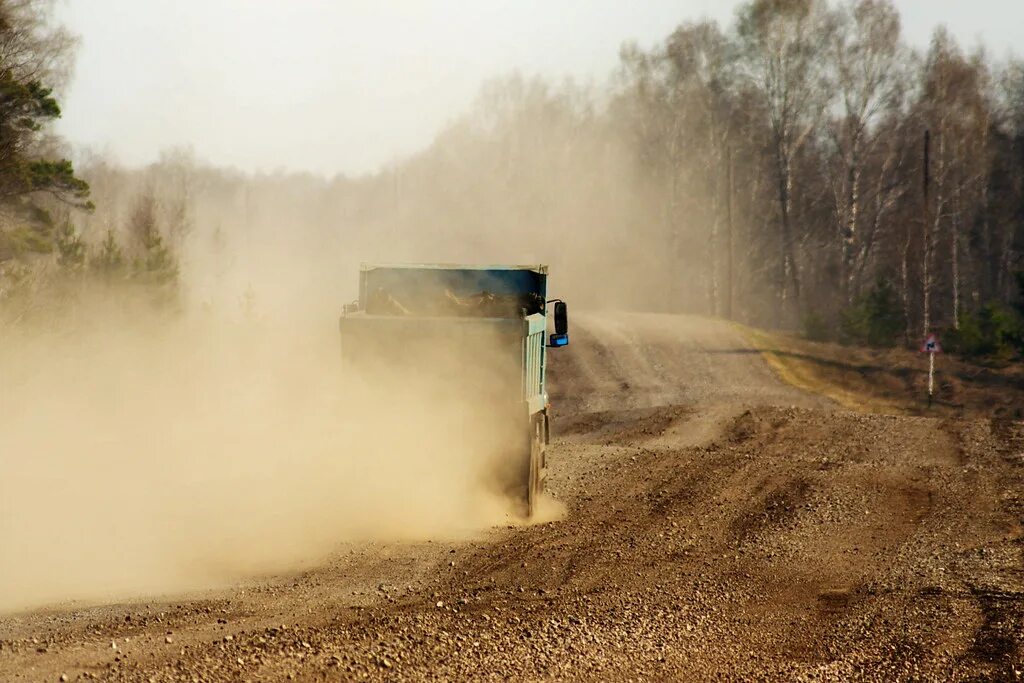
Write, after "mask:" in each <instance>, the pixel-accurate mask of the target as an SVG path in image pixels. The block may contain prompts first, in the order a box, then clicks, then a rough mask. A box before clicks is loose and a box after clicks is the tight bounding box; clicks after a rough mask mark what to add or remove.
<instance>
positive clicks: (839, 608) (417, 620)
mask: <svg viewBox="0 0 1024 683" xmlns="http://www.w3.org/2000/svg"><path fill="white" fill-rule="evenodd" d="M551 360H552V364H551V374H550V377H551V380H552V401H553V403H554V406H555V407H554V413H555V414H554V426H553V443H552V446H551V448H550V450H549V457H548V459H549V466H550V476H549V489H550V491H551V494H552V496H553V498H554V499H556V500H557V501H560V502H561V503H562V504H564V506H565V507H566V508H567V514H566V515H565V516H564V519H561V520H559V521H552V522H546V523H541V524H536V525H533V526H528V527H523V526H515V527H511V528H506V527H502V528H497V529H487V530H482V531H481V532H480V534H479V536H478V537H476V538H474V539H472V540H469V541H462V542H457V543H456V542H448V541H434V542H423V543H416V544H409V543H402V544H384V543H380V544H360V545H351V546H341V547H339V548H338V550H337V552H336V553H335V554H334V555H333V557H332V559H331V560H329V561H328V562H327V563H325V564H324V565H323V566H321V567H318V568H315V569H310V570H308V571H305V572H302V573H297V574H293V575H287V576H275V577H268V578H265V579H262V580H258V581H252V582H248V583H246V584H244V585H238V586H235V587H232V588H228V589H218V590H211V591H209V592H206V593H201V594H190V595H185V596H177V597H170V598H168V597H161V598H156V597H154V598H150V599H140V600H133V601H129V602H124V603H120V604H114V605H96V606H90V607H80V606H76V605H56V606H53V607H51V608H48V609H44V610H36V611H32V612H29V613H22V614H16V615H7V616H0V681H61V680H71V681H78V680H104V681H270V680H300V681H321V680H331V681H338V680H365V679H369V680H395V681H406V680H410V681H413V680H471V679H489V680H508V679H513V680H602V681H603V680H610V681H618V680H623V681H626V680H632V681H660V680H686V681H689V680H708V679H715V680H793V681H822V680H836V681H845V680H878V681H895V680H937V681H948V680H965V681H966V680H1009V681H1014V680H1024V425H1022V424H1020V423H1015V422H1011V421H1005V420H989V419H983V418H978V419H958V420H951V419H938V418H927V417H902V416H890V415H869V414H859V413H851V412H847V411H844V410H841V409H839V408H838V407H836V406H833V405H831V404H829V403H828V402H826V401H825V400H823V399H820V398H817V397H815V396H811V395H807V394H803V393H800V392H798V391H796V390H795V389H792V388H789V387H787V386H785V385H783V384H781V383H780V382H778V381H777V380H776V379H775V377H774V376H773V375H772V373H771V371H770V369H769V368H768V367H767V366H766V365H765V363H764V362H763V360H762V358H761V357H760V355H759V354H757V353H756V352H755V351H754V350H753V349H752V348H751V346H750V345H749V344H748V343H747V341H746V340H745V339H744V337H743V336H742V334H740V333H739V332H737V331H736V330H735V328H733V327H732V326H730V325H728V324H725V323H722V322H718V321H714V320H707V319H702V318H692V317H683V316H667V315H653V314H602V315H586V316H584V315H578V316H576V317H575V319H574V329H573V335H572V345H571V346H570V347H568V348H567V349H564V350H560V351H559V352H558V353H552V354H551ZM554 505H555V504H554V503H552V506H554ZM68 561H69V562H88V561H89V559H88V558H69V559H68Z"/></svg>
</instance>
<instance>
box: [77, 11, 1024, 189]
mask: <svg viewBox="0 0 1024 683" xmlns="http://www.w3.org/2000/svg"><path fill="white" fill-rule="evenodd" d="M736 4H737V3H735V2H723V1H718V2H716V1H714V0H420V1H414V0H390V1H387V0H379V1H377V2H374V1H373V0H64V3H63V4H62V5H61V8H60V13H61V16H62V18H63V20H64V21H65V23H67V24H68V25H69V27H70V28H71V29H72V30H73V31H74V32H75V33H77V34H78V35H79V36H80V37H81V47H80V51H79V53H78V62H77V69H76V74H75V79H74V81H73V83H72V86H71V90H70V92H69V93H68V96H67V97H66V98H65V101H64V103H63V105H64V106H63V108H64V119H63V121H61V123H60V126H59V129H60V131H61V132H62V133H63V134H64V135H65V136H66V137H68V138H69V139H70V140H71V141H72V142H74V143H76V144H79V145H83V146H88V147H91V148H94V149H96V150H99V151H105V152H108V153H110V154H112V155H113V156H114V157H115V158H116V159H118V160H119V161H121V162H123V163H128V164H143V163H147V162H149V161H152V160H154V159H156V158H157V156H158V155H159V152H160V150H161V149H164V148H168V147H173V146H188V147H191V148H192V149H194V150H195V152H196V155H197V156H198V157H200V158H201V159H204V160H206V161H209V162H212V163H215V164H220V165H232V166H237V167H239V168H243V169H247V170H274V169H289V170H311V171H315V172H318V173H324V174H328V175H333V174H334V173H339V172H342V173H349V174H351V173H360V172H365V171H371V170H374V169H376V168H378V167H380V166H381V165H383V164H386V163H388V162H389V161H392V160H394V159H396V158H398V157H401V156H402V155H405V154H408V153H410V152H414V151H416V150H418V149H420V148H422V147H424V146H425V145H427V144H429V142H430V140H431V139H432V137H433V135H434V133H436V132H437V130H438V129H439V128H440V127H441V126H443V125H444V124H445V122H446V121H448V120H450V119H452V118H454V117H455V116H457V115H458V114H459V113H460V112H462V111H464V110H465V109H466V108H467V107H468V105H469V103H470V102H471V101H472V99H473V97H474V96H475V94H476V92H477V89H478V87H479V85H480V83H481V81H483V80H485V79H486V78H488V77H491V76H495V75H500V74H503V73H508V72H510V71H513V70H516V69H518V70H520V71H522V72H524V73H526V74H534V73H541V74H544V75H546V76H548V77H550V78H552V79H561V78H563V77H565V76H573V77H574V78H577V79H579V80H582V81H593V82H598V83H601V82H604V80H605V79H606V78H607V76H608V75H609V74H610V73H611V71H612V70H613V69H614V68H615V65H616V61H617V55H618V49H619V46H620V45H621V43H622V42H623V41H625V40H636V41H638V42H639V43H640V44H641V45H644V46H649V45H652V44H654V43H655V42H657V41H659V40H661V39H662V38H664V37H665V36H666V35H667V34H668V33H669V32H670V31H671V30H672V28H673V27H674V26H675V25H677V24H678V23H680V22H681V21H683V20H686V19H696V18H699V17H701V16H710V17H712V18H715V19H717V20H719V21H720V22H721V23H723V24H724V23H728V22H729V20H730V18H731V17H732V14H733V10H734V7H735V6H736ZM896 4H897V5H898V6H899V8H900V10H901V12H902V14H903V20H904V29H905V30H904V33H905V35H906V36H907V37H908V39H909V40H910V41H911V42H912V43H915V44H918V45H925V44H927V41H928V37H929V35H930V33H931V31H932V30H933V28H934V27H935V26H936V25H937V24H939V23H945V24H947V25H948V26H949V27H950V29H951V30H952V31H953V33H954V34H955V35H956V36H957V37H958V38H960V39H961V41H963V42H964V43H967V44H969V45H973V44H975V43H977V42H978V41H979V40H982V41H984V42H985V43H986V44H987V45H989V46H990V48H991V50H992V52H993V53H994V54H995V55H996V56H1004V55H1006V54H1007V53H1008V52H1009V51H1010V50H1011V49H1012V48H1013V47H1014V46H1021V45H1024V2H1022V1H1021V0H897V2H896Z"/></svg>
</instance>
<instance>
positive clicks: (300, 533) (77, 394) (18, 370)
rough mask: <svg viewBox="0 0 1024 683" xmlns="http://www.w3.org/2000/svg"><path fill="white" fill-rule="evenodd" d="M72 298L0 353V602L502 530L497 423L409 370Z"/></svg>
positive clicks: (17, 333) (269, 328)
mask: <svg viewBox="0 0 1024 683" xmlns="http://www.w3.org/2000/svg"><path fill="white" fill-rule="evenodd" d="M351 275H352V276H353V278H354V277H355V275H356V273H354V272H353V273H352V274H351ZM86 299H88V301H87V302H86V301H79V302H78V303H77V304H76V309H77V310H78V311H79V314H78V315H77V316H76V317H75V318H74V319H73V320H71V321H68V322H65V323H64V324H54V322H53V321H51V322H48V323H46V324H43V325H34V326H32V325H30V326H22V327H21V328H13V329H9V330H8V333H7V334H5V339H4V343H3V344H2V345H0V378H2V386H3V391H2V392H0V465H2V475H0V549H2V552H0V610H5V611H6V610H12V609H18V608H24V607H28V606H33V605H38V604H42V603H47V602H54V601H59V600H66V599H85V600H91V599H111V598H117V597H125V596H130V595H133V594H140V593H144V592H167V591H178V590H184V589H190V588H197V587H206V586H215V585H218V584H220V583H223V582H228V581H231V580H233V579H237V578H238V577H243V576H247V575H253V574H259V573H264V572H276V571H282V570H288V569H294V568H297V567H302V566H308V565H309V564H310V563H314V562H317V561H318V560H322V559H323V558H324V556H325V555H327V554H329V553H330V552H331V551H332V550H336V549H337V548H338V545H339V543H340V542H343V541H346V540H359V539H389V540H392V539H397V540H401V539H414V538H427V537H432V538H438V537H441V538H445V537H460V536H465V535H467V534H472V533H475V532H477V531H479V530H480V529H481V528H484V527H487V526H489V525H494V524H497V523H509V522H510V521H512V520H514V519H515V515H516V514H517V511H516V509H515V507H514V504H513V503H512V502H511V501H510V499H509V498H508V497H507V496H504V495H502V494H501V491H500V489H499V488H498V487H496V486H493V485H490V484H492V483H493V482H489V481H488V476H489V475H490V473H491V472H493V469H494V467H493V466H494V462H495V459H497V458H501V457H503V456H507V453H505V452H502V451H501V447H502V443H503V442H504V444H505V446H507V445H508V441H507V438H508V435H507V434H504V433H502V427H501V424H502V423H501V422H500V420H498V418H497V416H493V415H491V416H489V415H488V414H487V413H481V412H480V411H479V410H478V409H477V407H476V406H474V408H473V411H471V410H470V407H469V406H467V405H466V403H467V396H469V395H470V393H468V392H465V391H462V392H461V393H460V392H456V391H442V390H441V389H439V388H438V386H437V385H436V384H434V383H433V382H428V381H426V380H423V381H419V379H418V377H417V374H416V372H415V368H408V367H405V368H404V369H403V370H402V371H401V372H400V373H398V376H397V377H395V378H392V379H389V378H388V377H384V376H378V377H356V376H353V375H352V374H351V373H345V372H343V370H342V368H341V367H340V364H339V342H338V333H337V318H336V317H332V318H328V319H323V320H321V321H319V322H318V323H315V324H314V323H309V324H305V323H303V321H302V319H301V318H299V319H296V320H291V321H288V322H287V324H284V323H283V322H281V321H278V322H272V321H271V320H268V319H266V318H263V319H259V320H252V319H245V318H239V317H238V316H236V317H235V319H231V316H228V315H222V314H218V312H217V311H216V310H211V309H209V308H206V309H202V310H200V311H196V312H192V313H180V312H178V313H173V314H167V313H156V312H153V311H152V310H151V309H149V308H146V307H144V306H128V305H125V298H124V297H112V296H110V295H109V294H106V295H105V294H104V293H103V292H99V293H95V292H94V295H93V296H89V297H86ZM116 302H120V303H116ZM83 307H85V308H86V309H87V311H88V313H87V314H83ZM452 351H453V352H454V353H464V352H465V350H460V349H453V350H452ZM394 367H402V366H401V364H400V363H397V362H396V363H395V365H394ZM482 378H483V379H485V378H486V375H484V376H482ZM460 389H462V390H465V389H466V387H465V386H462V387H460Z"/></svg>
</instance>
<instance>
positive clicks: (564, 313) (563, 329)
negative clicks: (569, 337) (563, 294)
mask: <svg viewBox="0 0 1024 683" xmlns="http://www.w3.org/2000/svg"><path fill="white" fill-rule="evenodd" d="M555 334H569V307H568V306H566V305H565V302H564V301H556V302H555Z"/></svg>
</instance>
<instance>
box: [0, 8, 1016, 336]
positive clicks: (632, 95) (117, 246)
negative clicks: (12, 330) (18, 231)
mask: <svg viewBox="0 0 1024 683" xmlns="http://www.w3.org/2000/svg"><path fill="white" fill-rule="evenodd" d="M48 5H49V3H47V2H40V1H38V0H36V1H30V0H20V1H14V0H6V1H5V2H3V3H0V8H2V9H0V16H2V17H4V18H5V19H4V21H3V22H2V23H0V29H2V31H3V32H4V36H6V37H5V38H4V41H3V46H2V50H0V60H3V61H2V62H0V63H2V64H3V67H2V68H3V69H4V71H3V74H4V79H5V81H4V83H5V86H4V87H5V96H4V106H3V108H2V110H3V113H2V116H3V117H4V118H3V121H2V122H0V125H2V127H3V128H2V130H3V136H4V141H5V145H4V148H3V149H4V154H5V156H4V158H3V162H2V164H0V187H2V188H4V198H3V201H4V203H5V205H8V206H12V207H13V206H20V205H22V204H23V203H24V202H23V200H22V199H21V198H22V197H24V196H26V195H31V196H35V195H38V194H46V193H49V194H50V195H57V196H60V197H61V198H62V199H63V200H64V201H65V202H70V204H71V205H72V206H74V205H76V203H77V204H81V203H82V202H84V200H85V194H84V193H85V192H86V191H87V188H86V187H85V186H84V184H78V183H81V181H79V180H77V178H74V176H73V175H72V174H71V169H70V166H66V167H65V166H63V165H62V164H63V163H64V162H51V161H45V162H43V161H40V160H42V159H50V158H58V157H53V156H52V155H51V156H46V155H44V154H43V152H45V151H47V150H48V149H52V147H50V148H47V147H46V145H44V144H43V141H42V138H41V137H40V133H39V129H38V128H34V127H33V126H36V125H38V124H40V123H42V122H45V120H46V119H48V118H52V117H53V116H54V115H56V114H55V113H54V109H55V108H56V103H55V101H54V100H53V99H52V97H51V95H50V93H49V91H47V90H46V89H45V88H46V86H45V78H41V76H42V75H45V74H46V73H47V72H46V70H45V69H42V70H40V69H41V67H39V66H38V65H39V64H43V65H46V64H48V63H49V62H47V59H49V60H53V59H55V55H66V54H67V50H66V48H67V45H68V44H69V43H68V42H67V39H66V37H64V36H63V34H62V33H60V32H59V31H58V32H54V31H53V30H52V29H49V28H46V27H47V26H48V24H47V22H45V21H43V20H42V19H38V20H32V21H29V20H28V19H27V18H31V17H35V16H42V15H41V14H40V13H41V12H43V11H44V10H46V8H47V7H48ZM9 17H13V18H14V19H10V18H9ZM12 27H13V28H12ZM665 28H666V38H665V40H664V41H662V42H661V43H659V44H657V45H655V46H653V47H650V48H646V49H645V48H642V47H640V46H637V45H633V44H626V45H624V46H623V48H622V50H621V60H620V66H619V68H618V69H617V71H616V73H615V74H613V75H612V77H611V78H610V79H609V81H608V84H607V86H605V87H580V86H578V85H576V84H573V83H571V82H566V83H559V84H553V83H550V82H548V81H545V80H543V79H542V78H527V77H523V76H518V75H514V76H509V77H505V78H501V79H497V80H495V81H492V82H490V83H487V84H485V86H484V87H483V88H482V90H481V92H480V95H479V97H478V99H477V101H476V103H475V104H474V105H473V107H472V108H471V110H470V111H469V112H468V113H466V114H465V115H463V116H462V117H460V118H458V119H457V120H455V121H454V122H453V123H452V124H451V125H450V126H448V127H447V128H446V129H445V130H443V131H442V132H441V133H440V134H439V135H438V136H437V138H436V139H435V141H434V142H433V144H431V145H430V146H429V147H428V148H427V149H425V150H423V151H422V152H420V153H419V154H416V155H414V156H412V157H410V158H407V159H405V160H402V161H399V162H396V163H394V164H392V165H391V166H389V167H388V168H386V169H384V170H381V171H380V172H377V173H375V174H371V175H367V176H361V177H344V176H338V177H335V178H333V179H324V178H321V177H316V176H312V175H303V174H257V175H251V174H243V173H240V172H234V171H228V170H224V169H217V168H212V167H208V166H205V165H204V164H202V163H200V162H198V161H197V160H196V158H195V157H194V156H193V155H192V154H191V153H189V152H182V151H172V152H169V153H167V154H166V155H165V156H164V158H162V159H161V160H160V161H159V162H157V163H155V164H153V165H151V166H150V167H147V168H144V169H125V168H120V167H118V166H116V165H115V164H112V163H110V162H108V161H105V160H103V159H101V158H93V159H87V160H86V161H85V164H84V165H83V169H84V170H83V172H82V177H83V178H85V179H87V180H88V181H89V183H90V186H91V192H92V194H91V198H92V200H93V201H94V202H95V203H96V210H95V211H94V212H92V213H89V212H81V211H73V212H72V213H70V214H69V218H68V222H64V221H55V222H54V223H53V227H52V228H50V229H49V232H47V231H46V230H42V231H38V235H39V240H38V241H37V242H34V243H33V244H36V245H37V246H38V247H40V248H38V249H35V250H36V251H47V249H46V248H44V247H45V246H46V245H47V244H50V245H52V246H51V247H50V249H52V250H53V251H54V253H53V255H51V256H50V257H48V258H51V259H52V260H53V261H54V263H60V264H61V266H60V268H58V270H61V269H63V270H67V269H68V268H72V269H78V270H82V271H89V272H92V271H95V272H97V273H104V274H105V277H110V273H112V272H118V273H122V276H123V278H124V279H135V280H140V279H141V280H143V281H146V282H153V281H158V282H160V281H162V282H167V281H170V280H174V281H178V280H179V279H180V282H181V286H182V287H183V289H184V291H185V298H186V299H191V300H194V301H198V302H204V303H208V302H210V301H211V300H212V299H214V298H216V297H218V296H221V297H226V298H227V299H229V300H232V301H234V303H237V302H238V301H240V300H243V299H245V300H247V301H250V302H251V300H252V298H253V297H255V300H256V301H258V302H259V301H262V302H263V303H264V304H266V305H273V303H274V301H273V300H274V297H275V296H276V297H278V298H279V299H280V301H279V302H278V303H282V305H283V304H284V299H285V297H287V296H290V297H292V300H295V295H296V294H299V295H301V297H300V298H307V299H308V298H311V297H318V298H319V299H321V300H329V301H330V306H328V303H327V302H326V301H325V303H324V308H330V307H333V308H335V309H336V308H338V307H340V303H341V302H342V301H343V298H344V297H345V296H346V295H347V294H350V293H351V284H352V281H353V279H354V278H353V271H354V268H355V267H356V265H357V264H358V262H359V261H363V260H365V261H374V260H405V259H408V260H413V261H431V260H441V261H459V260H476V261H497V262H510V261H525V262H531V261H544V262H549V263H551V264H552V266H553V268H554V271H553V272H555V273H556V274H557V277H558V280H559V287H560V290H561V291H563V292H564V294H565V295H566V296H567V297H573V300H574V302H576V303H577V305H584V306H620V307H631V308H637V309H644V310H660V311H679V312H697V313H705V314H713V315H725V316H729V317H733V318H736V319H738V320H742V321H746V322H750V323H753V324H760V325H767V326H782V327H789V328H800V327H803V328H804V329H805V331H807V332H808V333H809V334H811V335H812V336H826V337H829V336H836V335H837V334H838V335H839V336H842V337H843V338H846V339H850V340H852V341H863V342H871V343H897V342H903V343H915V342H916V341H917V340H918V339H919V338H920V337H921V336H922V335H923V334H924V333H925V332H927V331H941V330H950V334H951V335H952V339H951V341H954V342H955V343H957V344H959V345H961V346H962V347H963V348H965V349H967V348H968V347H971V345H972V344H973V345H975V346H976V345H978V344H983V340H982V337H985V336H986V335H987V336H989V337H991V336H992V334H996V332H993V331H992V330H993V329H996V328H998V335H999V336H1000V338H1005V339H1008V340H1013V339H1016V340H1017V342H1016V343H1019V341H1020V338H1021V336H1022V334H1021V325H1020V321H1019V315H1018V314H1017V313H1016V308H1015V307H1019V302H1020V291H1019V276H1018V273H1019V272H1020V271H1021V269H1022V268H1024V266H1022V264H1021V262H1020V260H1021V249H1022V248H1024V62H1021V61H1019V60H1016V59H1011V60H1009V61H1005V62H1002V61H996V60H993V59H992V58H990V57H989V56H988V55H987V54H986V53H985V52H984V50H982V49H980V48H978V49H975V50H973V51H968V50H966V49H965V48H964V47H963V46H960V45H958V44H957V43H956V41H955V40H954V39H953V38H952V36H951V35H950V34H949V33H948V32H947V31H945V30H944V29H941V28H940V29H939V30H937V31H936V32H935V34H934V36H933V38H932V40H931V43H930V45H929V46H928V47H927V48H926V49H924V50H917V49H914V48H912V47H910V46H908V45H907V44H906V43H905V42H904V40H903V38H902V35H901V27H900V17H899V14H898V12H897V11H896V9H895V7H894V6H893V4H892V3H891V2H890V1H889V0H840V1H836V2H826V1H825V0H750V1H748V2H746V3H743V4H742V5H740V6H739V8H738V9H737V12H736V15H735V20H734V22H733V23H732V24H731V25H729V26H720V25H718V24H716V23H714V22H710V21H699V20H698V21H685V22H683V23H682V24H680V25H679V26H677V27H671V26H666V27H665ZM12 31H14V33H12ZM19 31H20V32H21V33H20V34H19V33H18V32H19ZM14 35H22V36H29V37H31V40H28V39H27V38H19V39H18V40H14V39H13V38H12V36H14ZM19 40H20V41H21V42H19ZM26 41H27V42H26ZM32 41H35V42H34V43H33V42H32ZM56 44H60V45H61V46H63V49H62V50H57V49H56V48H53V49H50V48H47V47H45V46H48V45H56ZM26 45H28V46H29V47H25V46H26ZM11 46H14V47H11ZM19 46H20V47H19ZM41 46H42V47H41ZM26 50H27V51H28V52H27V54H30V55H34V57H33V59H35V60H36V61H35V62H34V63H35V64H37V66H36V67H31V68H28V67H17V68H15V66H14V64H15V62H13V61H12V59H14V58H13V57H12V56H11V55H15V54H26V52H25V51H26ZM47 50H49V51H47ZM44 57H45V59H44ZM30 61H31V60H30ZM8 65H11V66H8ZM47 68H50V67H47ZM19 69H22V70H19ZM33 83H35V85H32V84H33ZM6 84H10V85H6ZM12 88H13V89H12ZM8 92H10V93H13V94H12V95H8V94H6V93H8ZM15 96H16V97H15ZM11 97H15V99H9V98H11ZM9 102H10V103H11V104H10V105H9V104H8V103H9ZM15 103H20V104H15ZM13 106H17V107H21V109H18V110H17V111H19V112H26V111H27V112H29V114H30V116H29V117H28V119H30V121H31V125H28V126H27V128H25V127H24V126H25V125H27V124H28V123H29V121H23V120H25V119H26V115H25V114H24V113H21V114H18V115H14V114H10V113H8V112H9V111H11V107H13ZM926 137H927V139H928V145H927V155H928V160H929V163H928V168H927V171H928V173H927V178H928V181H927V184H926V183H925V175H926V174H925V156H926V144H925V140H926ZM8 140H15V141H32V142H33V144H32V145H27V146H19V144H14V146H13V147H10V146H9V144H8V143H7V141H8ZM8 149H12V150H14V152H13V154H14V156H11V154H12V152H9V151H7V150H8ZM25 150H32V153H31V154H29V152H28V151H25ZM198 152H199V155H200V156H201V150H199V151H198ZM343 163H344V160H343V159H339V165H343ZM33 169H34V170H33ZM26 173H27V175H26ZM33 174H36V175H33ZM28 190H31V192H27V191H28ZM19 193H20V194H19ZM143 219H144V220H143ZM58 225H60V226H61V227H60V229H58V228H57V227H56V226H58ZM67 225H72V226H73V228H70V229H69V228H67V227H66V226H67ZM146 226H148V227H146ZM69 230H70V232H69ZM13 234H15V233H14V232H12V230H11V229H9V228H5V232H4V235H5V237H3V239H4V240H5V241H4V242H2V243H0V259H6V260H8V261H10V260H16V259H17V258H22V256H21V255H22V252H24V251H26V250H24V249H22V250H21V251H18V250H17V249H15V248H13V247H12V246H11V245H12V244H14V242H13V241H12V240H13V238H12V237H11V235H13ZM76 239H80V240H81V244H80V245H79V244H78V243H77V242H76ZM4 245H6V246H4ZM61 245H63V246H61ZM147 245H148V246H147ZM326 255H332V257H331V258H327V257H326ZM297 264H301V265H297ZM267 272H274V273H277V274H278V275H279V277H278V278H277V282H279V283H280V282H284V281H291V282H292V283H293V285H292V289H291V290H290V291H289V292H288V293H282V292H275V291H269V290H268V291H255V293H254V292H253V283H254V282H256V281H258V280H259V277H258V274H259V273H267ZM179 273H180V278H179ZM297 282H302V283H305V284H303V285H301V286H300V287H299V289H300V290H301V291H296V290H295V289H294V286H296V285H294V283H297ZM225 291H227V292H230V294H224V292H225ZM218 292H219V293H218ZM229 303H231V301H229ZM879 330H881V332H880V331H879Z"/></svg>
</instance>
